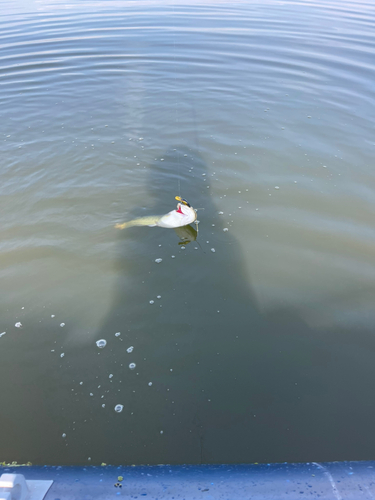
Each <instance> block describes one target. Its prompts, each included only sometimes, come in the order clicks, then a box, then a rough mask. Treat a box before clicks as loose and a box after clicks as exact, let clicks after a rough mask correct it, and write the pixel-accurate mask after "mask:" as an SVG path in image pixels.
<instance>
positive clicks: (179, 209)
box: [176, 205, 184, 215]
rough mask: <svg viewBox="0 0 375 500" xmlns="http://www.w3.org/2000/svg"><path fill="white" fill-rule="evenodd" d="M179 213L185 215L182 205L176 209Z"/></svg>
mask: <svg viewBox="0 0 375 500" xmlns="http://www.w3.org/2000/svg"><path fill="white" fill-rule="evenodd" d="M176 212H177V213H178V214H182V215H184V212H183V211H182V210H181V205H180V206H179V207H178V210H176Z"/></svg>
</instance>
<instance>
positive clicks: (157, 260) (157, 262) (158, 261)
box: [155, 258, 163, 264]
mask: <svg viewBox="0 0 375 500" xmlns="http://www.w3.org/2000/svg"><path fill="white" fill-rule="evenodd" d="M162 261H163V259H160V258H159V259H155V262H156V264H160V262H162Z"/></svg>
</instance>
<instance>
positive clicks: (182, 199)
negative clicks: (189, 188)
mask: <svg viewBox="0 0 375 500" xmlns="http://www.w3.org/2000/svg"><path fill="white" fill-rule="evenodd" d="M175 200H177V201H179V202H180V203H183V204H184V205H186V206H187V207H189V208H191V205H190V203H188V202H187V201H186V200H185V199H184V198H181V196H175Z"/></svg>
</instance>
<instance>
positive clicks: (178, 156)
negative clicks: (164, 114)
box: [172, 3, 181, 197]
mask: <svg viewBox="0 0 375 500" xmlns="http://www.w3.org/2000/svg"><path fill="white" fill-rule="evenodd" d="M172 8H173V19H174V20H175V10H174V3H173V4H172ZM175 32H176V26H175V24H174V26H173V63H174V64H173V66H174V68H175V72H174V83H175V92H176V103H175V107H176V120H175V121H176V130H177V131H178V109H177V94H178V92H177V77H176V74H177V72H176V40H175ZM176 151H177V185H178V195H179V196H180V197H181V179H180V152H179V150H178V148H176Z"/></svg>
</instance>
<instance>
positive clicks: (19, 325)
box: [14, 321, 22, 328]
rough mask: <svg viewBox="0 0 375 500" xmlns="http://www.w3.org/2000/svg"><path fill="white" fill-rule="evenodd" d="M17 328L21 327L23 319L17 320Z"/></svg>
mask: <svg viewBox="0 0 375 500" xmlns="http://www.w3.org/2000/svg"><path fill="white" fill-rule="evenodd" d="M14 326H15V327H16V328H21V326H22V323H21V321H17V323H16V324H15V325H14Z"/></svg>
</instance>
